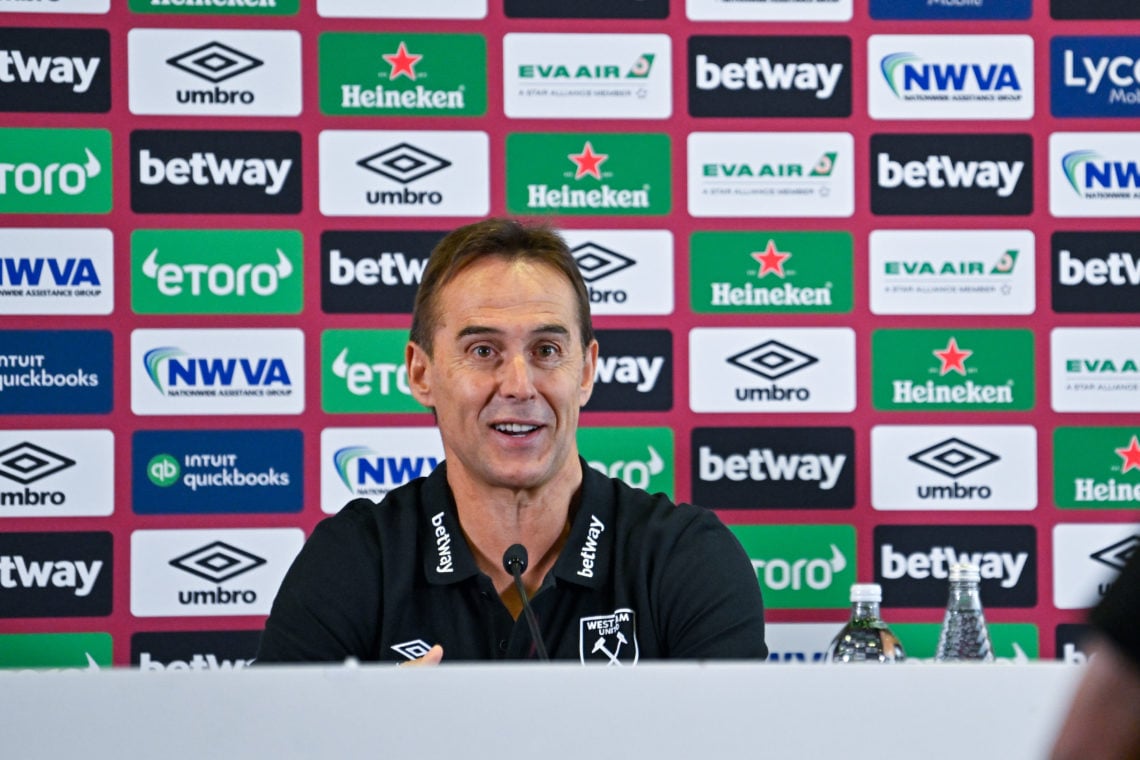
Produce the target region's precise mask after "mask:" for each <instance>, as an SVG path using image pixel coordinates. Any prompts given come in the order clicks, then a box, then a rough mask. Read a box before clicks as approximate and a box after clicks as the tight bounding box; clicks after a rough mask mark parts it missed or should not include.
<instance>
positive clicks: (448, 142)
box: [319, 130, 491, 217]
mask: <svg viewBox="0 0 1140 760" xmlns="http://www.w3.org/2000/svg"><path fill="white" fill-rule="evenodd" d="M319 143H320V196H321V213H322V214H325V215H326V216H396V217H407V216H483V215H485V214H487V213H488V211H489V210H490V208H491V191H490V165H489V160H490V158H489V155H490V154H489V142H488V139H487V134H486V133H485V132H443V131H438V132H433V131H423V132H395V131H371V132H363V131H347V130H325V131H324V132H321V135H320V140H319Z"/></svg>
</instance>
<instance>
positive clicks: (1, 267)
mask: <svg viewBox="0 0 1140 760" xmlns="http://www.w3.org/2000/svg"><path fill="white" fill-rule="evenodd" d="M45 264H46V265H47V274H48V277H49V279H50V280H51V282H50V283H47V282H44V281H43V276H44V265H45ZM41 282H43V284H44V285H48V284H51V285H54V286H56V287H79V286H82V285H92V286H95V287H98V286H100V285H102V283H101V282H100V281H99V274H98V272H96V271H95V263H94V262H93V261H92V260H91V259H54V258H51V259H48V258H36V259H32V258H21V259H3V258H0V285H11V286H14V287H19V286H24V285H26V286H28V287H32V288H34V287H38V286H39V285H40V283H41Z"/></svg>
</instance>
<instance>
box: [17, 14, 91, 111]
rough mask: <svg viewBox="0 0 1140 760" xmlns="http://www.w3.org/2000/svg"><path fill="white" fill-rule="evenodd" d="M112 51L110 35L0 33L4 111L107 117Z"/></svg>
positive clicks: (58, 30)
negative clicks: (105, 115)
mask: <svg viewBox="0 0 1140 760" xmlns="http://www.w3.org/2000/svg"><path fill="white" fill-rule="evenodd" d="M110 49H111V48H110V35H109V33H108V32H107V30H105V29H61V28H56V29H51V30H45V29H17V28H7V29H0V94H2V95H3V98H2V102H0V111H8V112H28V113H30V112H40V113H44V112H67V113H81V112H86V113H106V112H107V111H109V110H110V109H111V74H110V65H111V55H110Z"/></svg>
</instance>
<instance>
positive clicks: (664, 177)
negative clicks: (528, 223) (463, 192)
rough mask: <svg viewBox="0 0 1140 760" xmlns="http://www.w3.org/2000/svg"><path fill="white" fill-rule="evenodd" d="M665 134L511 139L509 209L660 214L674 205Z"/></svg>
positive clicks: (517, 136) (549, 135) (541, 135)
mask: <svg viewBox="0 0 1140 760" xmlns="http://www.w3.org/2000/svg"><path fill="white" fill-rule="evenodd" d="M669 146H670V144H669V136H668V135H665V134H624V133H623V134H614V133H606V134H601V133H594V134H583V133H573V134H568V133H564V134H552V133H535V134H511V135H507V210H508V211H510V212H511V213H516V214H558V215H561V216H570V215H581V214H589V215H624V216H661V215H663V214H668V213H669V210H670V208H671V207H672V197H671V189H670V176H671V171H672V168H671V158H670V152H669V151H670V147H669Z"/></svg>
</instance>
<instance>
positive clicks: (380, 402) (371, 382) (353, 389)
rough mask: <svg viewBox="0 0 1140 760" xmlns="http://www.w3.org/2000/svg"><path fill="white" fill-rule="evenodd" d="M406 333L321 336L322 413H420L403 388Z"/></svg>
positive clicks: (358, 332) (353, 332) (352, 332)
mask: <svg viewBox="0 0 1140 760" xmlns="http://www.w3.org/2000/svg"><path fill="white" fill-rule="evenodd" d="M407 343H408V331H407V330H325V331H324V332H323V333H321V408H322V409H324V410H325V411H326V412H331V413H345V414H354V413H362V412H424V411H427V410H426V409H424V407H422V406H420V403H419V402H418V401H416V400H415V399H414V398H413V397H412V390H411V388H410V387H408V371H407V368H406V367H405V366H404V347H405V346H407Z"/></svg>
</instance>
